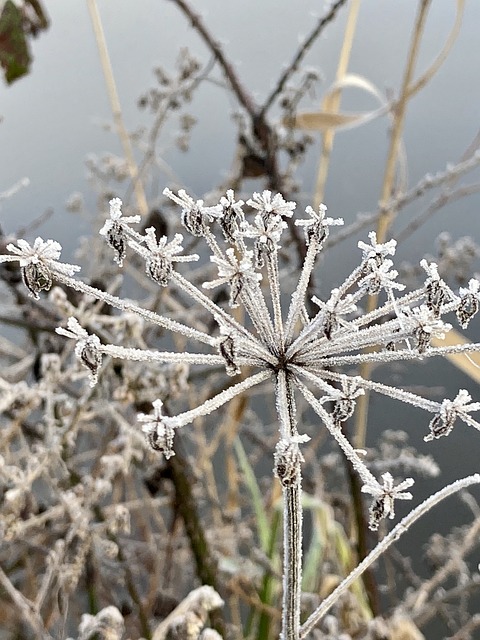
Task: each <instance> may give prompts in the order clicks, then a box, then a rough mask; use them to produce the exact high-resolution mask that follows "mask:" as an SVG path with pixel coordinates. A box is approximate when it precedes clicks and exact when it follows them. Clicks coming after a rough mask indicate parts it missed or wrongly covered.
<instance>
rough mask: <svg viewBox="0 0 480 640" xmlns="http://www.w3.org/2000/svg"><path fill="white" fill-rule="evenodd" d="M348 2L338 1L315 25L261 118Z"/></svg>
mask: <svg viewBox="0 0 480 640" xmlns="http://www.w3.org/2000/svg"><path fill="white" fill-rule="evenodd" d="M346 1H347V0H337V2H334V3H333V4H332V6H331V7H330V9H329V11H328V12H327V13H326V14H325V15H324V16H323V17H322V18H320V19H319V20H318V22H317V24H316V25H315V27H314V29H313V30H312V32H311V33H310V35H309V36H308V37H307V38H306V39H305V41H304V42H303V44H302V46H301V47H300V48H299V49H298V51H297V53H296V54H295V57H294V58H293V60H292V62H291V63H290V64H289V66H288V67H287V68H286V69H285V71H284V72H283V73H282V75H281V76H280V78H279V79H278V82H277V84H276V86H275V88H274V89H273V91H272V92H271V93H270V95H269V96H268V98H267V99H266V100H265V103H264V105H263V106H262V108H261V109H260V113H259V116H260V117H261V118H263V117H264V116H265V114H266V112H267V111H268V110H269V109H270V107H271V106H272V104H273V102H274V101H275V99H276V98H277V96H278V95H279V94H280V93H281V92H282V91H283V89H284V87H285V85H286V83H287V82H288V80H289V79H290V77H291V76H292V74H294V73H295V71H296V70H297V69H298V66H299V64H300V62H301V61H302V60H303V58H304V57H305V55H306V53H307V52H308V50H309V49H310V47H311V46H312V45H313V43H314V42H315V40H316V39H317V38H318V36H319V35H320V34H321V33H322V31H323V30H324V29H325V27H326V26H327V25H328V24H329V23H330V22H331V21H332V20H333V19H334V18H335V16H336V15H337V12H338V11H339V9H340V8H341V7H342V6H343V5H344V4H345V3H346Z"/></svg>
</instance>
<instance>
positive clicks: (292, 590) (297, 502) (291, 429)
mask: <svg viewBox="0 0 480 640" xmlns="http://www.w3.org/2000/svg"><path fill="white" fill-rule="evenodd" d="M277 411H278V417H279V421H280V436H281V439H282V440H283V441H287V442H290V443H291V444H290V445H289V446H291V449H290V450H288V449H287V451H286V452H285V455H284V457H283V459H282V463H283V462H284V463H285V465H288V466H289V467H290V468H289V472H288V477H289V481H288V482H287V481H286V480H284V481H283V482H282V485H283V606H282V635H281V640H298V638H299V633H300V604H301V593H302V519H303V518H302V468H301V463H302V460H303V458H302V456H301V454H300V451H299V449H298V443H296V442H295V441H294V438H295V436H297V435H298V432H297V426H296V419H295V414H296V410H295V401H294V396H293V389H292V385H291V382H290V380H289V378H287V374H286V372H285V371H283V370H280V371H279V372H278V376H277Z"/></svg>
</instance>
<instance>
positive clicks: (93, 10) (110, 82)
mask: <svg viewBox="0 0 480 640" xmlns="http://www.w3.org/2000/svg"><path fill="white" fill-rule="evenodd" d="M87 6H88V10H89V12H90V18H91V20H92V25H93V31H94V33H95V40H96V41H97V47H98V53H99V55H100V62H101V64H102V70H103V75H104V77H105V84H106V86H107V93H108V99H109V100H110V106H111V109H112V114H113V120H114V122H115V127H116V129H117V134H118V137H119V138H120V142H121V144H122V147H123V153H124V154H125V159H126V161H127V165H128V171H129V173H130V178H131V180H132V183H133V189H134V192H135V198H136V200H137V206H138V208H139V210H140V213H141V214H142V216H146V215H147V213H148V204H147V199H146V197H145V192H144V190H143V185H142V183H141V181H140V177H139V175H138V169H137V165H136V163H135V158H134V156H133V150H132V145H131V142H130V137H129V135H128V131H127V129H126V127H125V123H124V122H123V117H122V108H121V106H120V99H119V97H118V93H117V86H116V84H115V77H114V75H113V70H112V64H111V62H110V56H109V55H108V49H107V42H106V40H105V34H104V32H103V27H102V21H101V19H100V14H99V12H98V7H97V3H96V0H88V2H87Z"/></svg>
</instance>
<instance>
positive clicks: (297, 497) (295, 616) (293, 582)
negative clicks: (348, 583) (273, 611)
mask: <svg viewBox="0 0 480 640" xmlns="http://www.w3.org/2000/svg"><path fill="white" fill-rule="evenodd" d="M301 495H302V487H301V482H300V480H299V481H298V482H297V483H295V484H294V485H293V486H292V487H284V489H283V503H284V522H283V526H284V538H283V539H284V551H283V554H284V555H283V570H284V575H283V580H284V591H283V616H282V627H283V631H282V640H297V639H298V637H299V636H298V634H299V628H300V596H301V584H302V549H301V545H302V513H301V510H302V505H301Z"/></svg>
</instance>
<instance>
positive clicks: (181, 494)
mask: <svg viewBox="0 0 480 640" xmlns="http://www.w3.org/2000/svg"><path fill="white" fill-rule="evenodd" d="M169 466H170V469H171V472H172V480H173V484H174V487H175V495H176V502H177V508H178V511H179V513H180V515H181V516H182V519H183V522H184V525H185V530H186V533H187V536H188V539H189V542H190V548H191V550H192V553H193V556H194V558H195V565H196V568H197V574H198V577H199V578H200V581H201V583H202V584H204V585H211V586H212V587H213V588H214V589H215V590H216V591H221V584H220V582H219V579H218V566H217V561H216V560H215V558H214V557H213V555H212V553H211V549H210V545H209V543H208V540H207V538H206V536H205V532H204V529H203V526H202V523H201V519H200V517H199V514H198V507H197V500H196V497H195V496H194V494H193V487H194V485H195V482H194V480H193V476H192V473H191V470H190V464H189V462H188V460H187V458H186V457H184V455H183V453H182V452H181V451H180V447H177V450H176V455H175V456H173V457H172V458H171V459H170V460H169ZM211 616H212V623H213V625H214V627H215V629H216V630H217V631H218V632H219V633H220V634H221V635H222V637H225V631H226V630H225V622H224V620H223V618H222V615H221V614H220V612H218V611H215V612H213V613H212V614H211Z"/></svg>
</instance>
